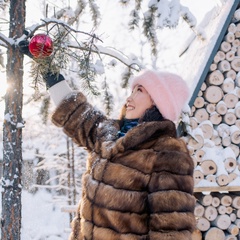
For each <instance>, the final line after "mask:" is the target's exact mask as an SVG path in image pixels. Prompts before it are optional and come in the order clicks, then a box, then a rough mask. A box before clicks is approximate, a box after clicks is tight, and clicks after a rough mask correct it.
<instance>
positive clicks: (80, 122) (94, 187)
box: [19, 41, 195, 240]
mask: <svg viewBox="0 0 240 240" xmlns="http://www.w3.org/2000/svg"><path fill="white" fill-rule="evenodd" d="M19 48H20V50H21V51H22V52H23V53H24V54H26V55H28V56H29V57H32V55H31V54H30V52H29V49H28V42H27V41H22V42H20V43H19ZM44 78H45V80H46V85H47V88H48V89H49V93H50V96H51V98H52V99H53V101H54V102H55V104H56V106H57V108H56V110H55V112H54V113H53V116H52V121H53V123H54V124H56V125H57V126H59V127H62V128H63V130H64V132H65V133H66V134H67V135H68V136H69V137H71V138H72V139H73V140H74V141H75V142H76V143H77V144H78V145H79V146H82V147H85V148H86V149H87V150H88V152H89V158H88V160H87V169H86V172H85V174H84V175H83V178H82V198H81V201H80V204H79V208H78V210H77V214H76V217H75V219H74V220H73V222H72V233H71V235H70V238H69V239H70V240H91V239H92V240H190V239H191V232H192V231H193V230H194V228H195V217H194V214H193V211H194V207H195V198H194V196H193V177H192V175H193V168H194V165H193V161H192V159H191V157H190V155H189V152H188V150H187V147H186V145H185V143H184V142H183V141H182V140H181V139H179V138H177V135H176V128H175V124H174V122H173V121H176V120H177V119H178V117H179V115H180V112H181V109H182V107H183V105H184V104H185V102H186V101H187V98H188V88H187V86H186V83H185V82H184V81H183V80H182V79H181V78H180V77H179V76H177V75H175V74H172V73H169V72H156V71H151V70H145V71H143V72H141V73H140V74H139V75H138V76H136V77H135V78H133V80H132V83H131V88H132V93H131V95H130V96H129V97H128V98H127V101H126V104H125V106H124V107H123V114H122V117H121V119H120V120H113V119H107V118H106V116H104V115H103V114H102V112H100V111H98V110H96V109H95V108H93V107H92V105H91V104H89V103H88V101H87V99H86V97H85V96H84V95H83V94H82V93H81V92H74V91H72V90H71V89H70V87H69V86H68V84H67V82H66V81H65V80H64V77H63V76H62V75H61V74H51V73H49V74H47V75H45V76H44Z"/></svg>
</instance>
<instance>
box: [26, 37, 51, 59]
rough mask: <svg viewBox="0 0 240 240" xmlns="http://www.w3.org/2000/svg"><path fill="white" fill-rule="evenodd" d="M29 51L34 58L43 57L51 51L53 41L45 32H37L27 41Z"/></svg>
mask: <svg viewBox="0 0 240 240" xmlns="http://www.w3.org/2000/svg"><path fill="white" fill-rule="evenodd" d="M29 51H30V53H31V54H32V55H33V56H34V57H35V58H45V57H48V56H50V55H51V54H52V52H53V41H52V39H51V38H50V37H49V36H48V35H46V34H37V35H35V36H33V37H32V39H31V41H30V42H29Z"/></svg>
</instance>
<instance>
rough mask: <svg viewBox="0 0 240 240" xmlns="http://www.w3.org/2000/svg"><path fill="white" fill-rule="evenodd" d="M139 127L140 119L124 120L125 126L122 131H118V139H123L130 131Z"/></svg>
mask: <svg viewBox="0 0 240 240" xmlns="http://www.w3.org/2000/svg"><path fill="white" fill-rule="evenodd" d="M137 125H138V118H136V119H126V118H125V119H124V120H123V126H122V127H121V129H120V131H118V137H119V138H120V137H123V136H125V134H126V133H127V131H128V130H130V129H131V128H133V127H135V126H137Z"/></svg>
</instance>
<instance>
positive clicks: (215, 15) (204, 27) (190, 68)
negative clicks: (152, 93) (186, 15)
mask: <svg viewBox="0 0 240 240" xmlns="http://www.w3.org/2000/svg"><path fill="white" fill-rule="evenodd" d="M238 2H239V1H234V0H229V1H226V2H225V3H224V4H223V5H222V6H215V7H214V8H213V9H211V10H210V11H209V12H208V13H207V14H206V15H205V17H204V19H203V20H202V22H201V23H200V24H199V25H198V26H197V32H198V33H199V34H200V36H197V35H196V34H195V33H192V35H191V36H190V37H189V39H188V41H187V42H186V45H185V49H182V51H181V52H180V54H181V57H180V59H181V64H179V68H180V69H181V70H180V72H181V76H182V77H183V78H184V79H185V81H186V82H187V83H188V86H189V88H190V89H191V91H192V98H193V99H195V97H196V96H195V95H196V94H197V93H198V91H199V89H200V87H201V85H202V83H203V81H204V79H205V77H206V74H207V72H208V70H209V66H210V64H211V63H212V59H213V57H214V55H215V54H216V52H217V50H218V48H219V45H220V41H222V38H223V36H224V34H225V32H226V30H227V27H228V25H229V23H230V20H231V16H232V14H233V12H234V11H235V9H236V7H237V4H238ZM195 93H196V94H195ZM192 101H194V100H192ZM190 105H191V102H190Z"/></svg>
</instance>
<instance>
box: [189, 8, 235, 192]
mask: <svg viewBox="0 0 240 240" xmlns="http://www.w3.org/2000/svg"><path fill="white" fill-rule="evenodd" d="M238 18H239V19H238ZM236 20H238V21H236ZM239 21H240V9H238V10H236V11H235V14H234V22H235V23H234V22H232V23H231V24H230V25H229V27H228V30H227V32H226V34H225V36H224V39H223V41H222V43H221V45H220V47H219V50H218V51H217V53H216V55H215V57H214V59H213V62H212V64H211V66H210V69H209V72H208V74H207V77H206V79H205V81H204V83H203V84H202V86H201V89H200V91H199V93H198V96H197V97H196V99H195V101H194V104H193V106H192V107H191V114H190V120H189V124H190V127H191V133H190V135H191V137H187V139H186V141H187V145H188V148H189V150H190V153H191V155H192V158H193V160H194V163H195V172H194V180H195V186H196V187H198V186H200V187H202V186H206V185H208V186H219V187H224V186H228V185H229V186H231V185H233V186H236V184H237V182H238V185H239V186H240V184H239V183H240V172H239V170H240V164H239V161H238V158H239V144H240V22H239ZM237 22H239V23H237ZM213 149H214V150H213ZM213 151H214V152H213Z"/></svg>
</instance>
